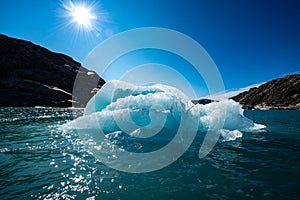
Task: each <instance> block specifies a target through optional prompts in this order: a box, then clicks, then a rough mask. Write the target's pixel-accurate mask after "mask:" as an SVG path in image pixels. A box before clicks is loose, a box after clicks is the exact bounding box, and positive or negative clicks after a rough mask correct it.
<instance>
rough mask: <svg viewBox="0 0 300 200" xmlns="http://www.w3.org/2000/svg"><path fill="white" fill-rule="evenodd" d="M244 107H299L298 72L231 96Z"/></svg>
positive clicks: (299, 83) (299, 86)
mask: <svg viewBox="0 0 300 200" xmlns="http://www.w3.org/2000/svg"><path fill="white" fill-rule="evenodd" d="M232 99H233V100H235V101H238V102H240V103H241V104H242V105H244V107H245V108H249V109H252V108H255V109H260V108H270V109H299V108H300V74H295V75H287V76H285V77H283V78H278V79H275V80H272V81H269V82H267V83H264V84H262V85H261V86H259V87H257V88H251V89H250V90H249V91H246V92H243V93H240V94H238V95H237V96H235V97H232Z"/></svg>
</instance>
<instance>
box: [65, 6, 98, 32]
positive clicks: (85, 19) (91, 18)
mask: <svg viewBox="0 0 300 200" xmlns="http://www.w3.org/2000/svg"><path fill="white" fill-rule="evenodd" d="M63 7H64V9H65V11H66V13H67V16H68V17H70V18H71V21H70V22H71V23H75V24H77V26H78V28H79V30H81V29H85V30H88V31H89V30H93V29H95V27H94V26H95V22H96V21H97V17H96V15H95V14H94V11H93V7H94V5H87V4H85V3H80V4H74V3H73V2H72V1H65V2H64V3H63Z"/></svg>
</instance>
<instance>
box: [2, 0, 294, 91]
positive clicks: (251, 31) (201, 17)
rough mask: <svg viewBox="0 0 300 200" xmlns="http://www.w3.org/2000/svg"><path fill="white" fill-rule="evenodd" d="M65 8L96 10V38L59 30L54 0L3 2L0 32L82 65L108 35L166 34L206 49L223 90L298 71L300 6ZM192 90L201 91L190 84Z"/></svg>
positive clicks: (229, 0) (63, 21) (256, 1)
mask: <svg viewBox="0 0 300 200" xmlns="http://www.w3.org/2000/svg"><path fill="white" fill-rule="evenodd" d="M73 2H74V3H78V2H81V3H84V2H86V4H93V5H96V6H95V7H94V14H95V15H96V16H97V17H98V18H97V19H98V21H97V23H96V24H95V27H97V30H98V31H96V30H90V31H87V32H84V31H82V32H80V33H79V32H78V29H76V24H75V25H74V24H69V25H67V24H68V23H69V22H70V18H68V17H66V16H65V15H66V12H65V10H64V9H63V7H62V1H59V0H57V1H56V0H53V1H50V0H28V1H21V0H9V1H1V2H0V33H2V34H6V35H8V36H12V37H16V38H21V39H25V40H30V41H32V42H33V43H36V44H39V45H41V46H44V47H46V48H48V49H50V50H52V51H55V52H61V53H65V54H67V55H69V56H71V57H73V58H74V59H75V60H77V61H79V62H83V61H84V59H85V58H86V56H87V55H88V54H89V52H90V51H91V50H92V49H93V48H94V47H95V46H96V45H98V44H99V43H100V42H101V41H103V40H105V39H106V38H108V37H109V36H111V35H113V34H116V33H120V32H122V31H125V30H129V29H132V28H139V27H149V26H150V27H164V28H169V29H174V30H176V31H179V32H182V33H184V34H186V35H188V36H190V37H192V38H193V39H195V40H196V41H197V42H198V43H200V44H201V45H202V46H203V47H204V48H205V49H206V51H207V52H208V53H209V54H210V56H211V57H212V59H213V60H214V62H215V63H216V65H217V67H218V69H219V71H220V73H221V75H222V78H223V80H224V84H225V87H226V89H232V88H241V87H245V86H247V85H251V84H255V83H259V82H263V81H267V80H270V79H273V78H276V77H280V76H282V75H283V74H288V73H292V72H295V71H299V70H300V2H299V1H297V0H294V1H292V0H281V1H279V0H251V1H249V0H194V1H192V0H185V1H183V0H182V1H174V0H164V1H162V0H122V1H120V0H101V1H84V0H80V1H76V0H74V1H73ZM99 34H100V35H99ZM155 59H156V58H155ZM111 77H112V76H111ZM111 77H109V76H108V78H107V77H104V78H106V79H109V78H111ZM193 83H194V84H195V85H201V84H202V82H201V81H199V83H197V81H196V80H193Z"/></svg>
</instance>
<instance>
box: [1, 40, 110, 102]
mask: <svg viewBox="0 0 300 200" xmlns="http://www.w3.org/2000/svg"><path fill="white" fill-rule="evenodd" d="M77 75H79V76H80V78H81V80H84V81H83V82H82V83H80V88H77V89H78V90H79V91H80V95H78V96H73V95H72V91H73V85H74V81H75V78H76V76H77ZM104 83H105V81H104V80H103V79H102V78H101V77H99V76H98V75H97V74H96V73H95V72H93V71H89V70H88V69H86V68H84V67H82V66H81V64H80V63H78V62H76V61H74V60H73V59H72V58H71V57H69V56H66V55H64V54H60V53H54V52H51V51H49V50H48V49H46V48H44V47H41V46H38V45H35V44H33V43H31V42H28V41H24V40H20V39H15V38H11V37H7V36H5V35H2V34H0V106H1V107H8V106H9V107H15V106H16V107H20V106H26V107H33V106H52V107H70V106H72V105H74V106H77V107H84V106H85V105H86V103H87V102H88V100H89V99H90V98H91V97H92V96H93V95H94V93H95V92H96V91H97V90H99V88H100V87H101V86H102V85H103V84H104ZM75 94H79V92H76V93H75ZM72 103H73V104H72Z"/></svg>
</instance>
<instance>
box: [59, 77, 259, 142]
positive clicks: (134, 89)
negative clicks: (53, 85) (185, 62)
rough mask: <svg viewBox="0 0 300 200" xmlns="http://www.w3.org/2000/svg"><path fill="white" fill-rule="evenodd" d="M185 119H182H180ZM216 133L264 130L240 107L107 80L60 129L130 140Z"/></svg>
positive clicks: (226, 137)
mask: <svg viewBox="0 0 300 200" xmlns="http://www.w3.org/2000/svg"><path fill="white" fill-rule="evenodd" d="M183 117H185V118H188V119H187V120H184V121H183V120H182V118H183ZM181 123H186V124H185V129H186V131H193V129H196V131H198V132H206V131H216V132H218V133H219V135H220V136H221V141H228V140H235V139H236V138H239V137H242V133H241V131H248V132H251V131H254V130H258V129H261V128H264V126H263V125H259V124H255V123H254V122H253V121H252V120H250V119H248V118H246V117H245V116H244V115H243V110H242V109H241V106H240V105H239V104H238V103H236V102H234V101H232V100H224V101H220V102H212V103H210V104H206V105H200V104H197V105H194V104H193V103H192V102H191V101H190V100H189V99H188V98H187V97H186V96H185V95H184V93H183V92H181V91H180V90H178V89H176V88H174V87H170V86H167V85H161V84H157V85H152V86H135V85H132V84H130V83H126V82H122V81H109V82H107V83H106V84H105V85H104V86H102V88H101V90H100V91H99V92H98V93H97V94H96V95H95V96H94V97H93V98H92V99H91V100H90V101H89V103H88V105H87V106H86V108H85V111H84V116H82V117H80V118H77V119H75V120H73V121H71V122H69V123H67V124H66V125H65V126H64V128H67V129H72V128H76V129H77V130H80V129H89V130H100V131H102V132H103V133H105V134H108V133H110V134H111V133H120V132H122V133H126V134H128V135H130V136H132V137H137V138H148V137H153V136H155V135H156V134H157V133H159V132H160V130H162V129H164V130H174V129H178V127H179V126H180V124H181Z"/></svg>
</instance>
